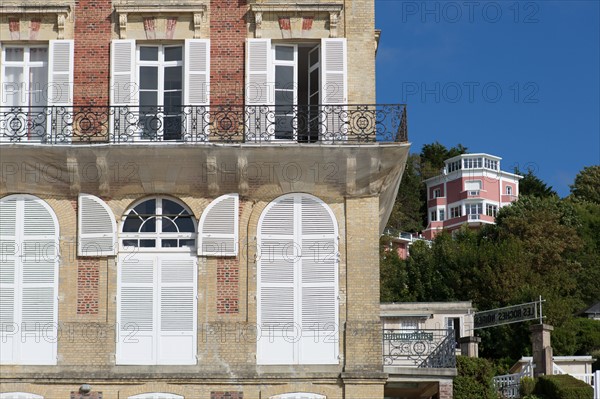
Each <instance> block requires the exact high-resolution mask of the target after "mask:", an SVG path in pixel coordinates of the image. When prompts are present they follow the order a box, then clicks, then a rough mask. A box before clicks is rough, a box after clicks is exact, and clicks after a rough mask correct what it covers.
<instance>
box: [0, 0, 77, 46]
mask: <svg viewBox="0 0 600 399" xmlns="http://www.w3.org/2000/svg"><path fill="white" fill-rule="evenodd" d="M70 11H71V6H55V5H43V4H36V5H18V6H0V14H5V15H10V14H13V15H38V14H46V15H47V14H56V26H57V32H58V35H57V39H64V38H65V21H66V19H67V15H68V14H69V12H70Z"/></svg>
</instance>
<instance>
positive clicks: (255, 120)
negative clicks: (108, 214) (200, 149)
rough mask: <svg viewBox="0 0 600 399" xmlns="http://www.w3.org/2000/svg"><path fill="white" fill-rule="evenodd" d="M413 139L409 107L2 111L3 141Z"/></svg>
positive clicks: (324, 141) (50, 108)
mask: <svg viewBox="0 0 600 399" xmlns="http://www.w3.org/2000/svg"><path fill="white" fill-rule="evenodd" d="M281 108H285V109H281ZM407 141H408V132H407V123H406V106H405V105H404V104H369V105H364V104H360V105H357V104H347V105H313V106H297V105H294V106H286V107H275V106H270V105H264V106H261V105H253V106H243V105H237V106H236V105H212V106H210V107H208V106H181V107H172V106H170V107H130V106H89V107H83V106H74V107H67V106H46V107H0V143H39V144H46V145H52V144H77V143H82V144H100V143H102V144H107V143H110V144H127V143H157V142H183V143H207V142H210V143H257V144H260V143H265V144H266V143H285V142H296V143H316V144H318V143H320V144H365V143H375V142H384V143H385V142H387V143H394V142H395V143H399V142H400V143H403V142H407Z"/></svg>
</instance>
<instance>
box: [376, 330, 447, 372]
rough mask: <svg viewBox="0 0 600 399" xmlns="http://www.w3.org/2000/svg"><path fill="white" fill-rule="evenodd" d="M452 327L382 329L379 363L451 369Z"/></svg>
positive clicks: (387, 366) (389, 365) (390, 365)
mask: <svg viewBox="0 0 600 399" xmlns="http://www.w3.org/2000/svg"><path fill="white" fill-rule="evenodd" d="M454 340H455V336H454V330H452V329H447V330H388V329H384V330H383V365H384V367H386V368H389V367H413V368H414V367H416V368H454V367H456V349H455V348H456V343H455V341H454Z"/></svg>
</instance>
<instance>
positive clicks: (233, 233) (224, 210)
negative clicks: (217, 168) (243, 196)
mask: <svg viewBox="0 0 600 399" xmlns="http://www.w3.org/2000/svg"><path fill="white" fill-rule="evenodd" d="M239 213H240V212H239V196H238V194H226V195H222V196H220V197H219V198H217V199H215V200H214V201H212V202H211V203H210V204H209V205H208V207H206V209H205V210H204V212H203V213H202V216H201V217H200V223H199V226H198V255H204V256H237V254H238V225H239Z"/></svg>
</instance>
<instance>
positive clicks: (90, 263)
mask: <svg viewBox="0 0 600 399" xmlns="http://www.w3.org/2000/svg"><path fill="white" fill-rule="evenodd" d="M99 280H100V260H99V259H97V258H79V259H77V314H98V285H99Z"/></svg>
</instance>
